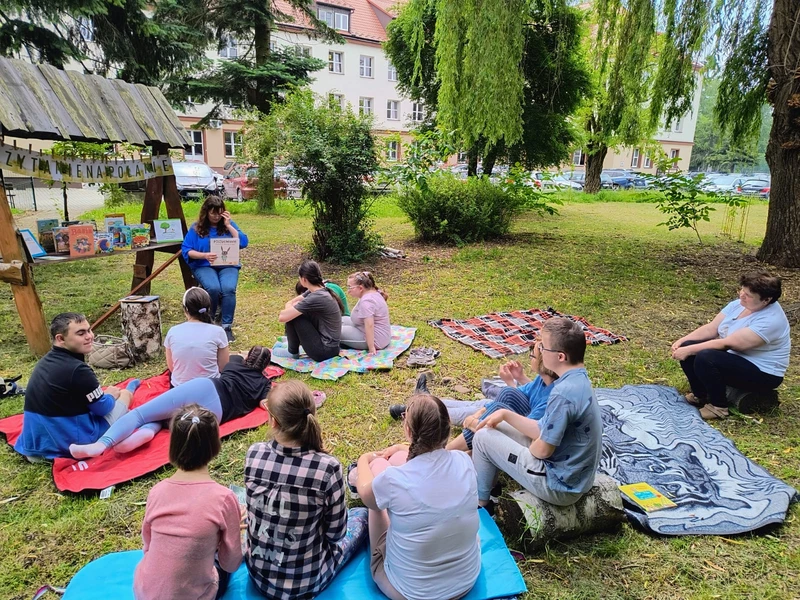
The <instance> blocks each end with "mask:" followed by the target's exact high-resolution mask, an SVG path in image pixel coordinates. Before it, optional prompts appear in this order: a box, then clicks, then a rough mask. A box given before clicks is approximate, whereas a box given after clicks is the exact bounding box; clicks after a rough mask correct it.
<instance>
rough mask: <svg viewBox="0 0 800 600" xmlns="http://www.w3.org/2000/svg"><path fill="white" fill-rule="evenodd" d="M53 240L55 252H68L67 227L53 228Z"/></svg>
mask: <svg viewBox="0 0 800 600" xmlns="http://www.w3.org/2000/svg"><path fill="white" fill-rule="evenodd" d="M53 241H54V242H55V245H56V252H58V253H64V254H65V253H67V252H69V227H56V228H55V229H53Z"/></svg>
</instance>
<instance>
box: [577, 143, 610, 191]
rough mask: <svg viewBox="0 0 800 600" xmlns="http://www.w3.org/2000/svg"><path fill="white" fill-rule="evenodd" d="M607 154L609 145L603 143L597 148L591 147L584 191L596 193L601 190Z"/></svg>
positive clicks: (587, 161)
mask: <svg viewBox="0 0 800 600" xmlns="http://www.w3.org/2000/svg"><path fill="white" fill-rule="evenodd" d="M606 154H608V146H606V145H604V144H602V145H600V146H597V147H596V148H590V149H589V153H588V154H587V155H586V178H585V180H584V183H583V191H584V192H586V193H587V194H596V193H597V192H599V191H600V187H601V181H600V173H602V171H603V163H604V162H605V160H606Z"/></svg>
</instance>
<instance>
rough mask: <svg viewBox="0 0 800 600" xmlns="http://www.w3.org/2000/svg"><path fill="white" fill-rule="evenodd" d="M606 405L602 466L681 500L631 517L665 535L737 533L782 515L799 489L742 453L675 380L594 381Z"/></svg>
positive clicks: (636, 511) (622, 480)
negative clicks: (602, 384) (619, 384)
mask: <svg viewBox="0 0 800 600" xmlns="http://www.w3.org/2000/svg"><path fill="white" fill-rule="evenodd" d="M595 392H596V394H597V399H598V401H599V403H600V405H601V407H602V409H603V426H604V439H603V442H604V443H603V458H602V461H601V464H600V470H601V471H602V472H604V473H605V474H607V475H609V476H611V477H613V478H614V479H616V480H617V481H619V482H620V483H623V484H624V483H639V482H642V481H644V482H647V483H649V484H650V485H652V486H653V487H655V488H656V489H658V490H659V491H660V492H662V493H663V494H665V495H666V496H668V497H669V498H670V499H671V500H672V501H673V502H675V503H676V504H677V505H678V506H677V507H675V508H668V509H663V510H659V511H656V512H651V513H645V512H643V511H642V510H641V509H639V508H638V507H635V506H627V505H626V512H627V514H628V518H630V519H631V520H633V521H635V522H636V523H638V524H639V525H641V526H642V527H644V528H645V529H648V530H650V531H652V532H654V533H658V534H663V535H709V534H710V535H732V534H736V533H744V532H747V531H754V530H756V529H759V528H761V527H764V526H765V525H771V524H774V523H782V522H783V521H784V520H785V518H786V511H787V510H788V508H789V504H790V503H792V502H795V501H797V500H798V499H800V498H798V494H797V490H795V489H794V488H793V487H791V486H790V485H788V484H786V483H784V482H783V481H781V480H779V479H776V478H775V477H773V476H772V475H770V474H769V473H768V472H767V471H766V470H764V469H763V468H761V467H759V466H758V465H757V464H755V463H753V462H752V461H750V460H749V459H747V458H746V457H745V456H744V455H742V453H741V452H739V450H737V449H736V446H735V445H734V443H733V442H732V441H731V440H729V439H728V438H726V437H725V436H724V435H722V434H721V433H720V432H719V431H717V430H716V429H714V428H713V427H711V426H710V425H708V424H707V423H705V422H704V421H703V419H702V418H700V415H699V413H698V411H697V409H696V408H694V407H692V406H690V405H689V404H687V403H686V401H685V400H684V399H683V398H682V397H681V396H680V394H679V393H678V391H677V390H676V389H675V388H670V387H664V386H659V385H626V386H624V387H623V388H621V389H618V390H614V389H603V388H600V389H596V390H595Z"/></svg>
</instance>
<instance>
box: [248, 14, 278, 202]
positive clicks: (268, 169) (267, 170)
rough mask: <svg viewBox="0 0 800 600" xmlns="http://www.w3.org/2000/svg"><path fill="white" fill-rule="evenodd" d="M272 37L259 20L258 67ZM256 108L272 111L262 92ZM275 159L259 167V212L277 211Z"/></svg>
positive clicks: (255, 39)
mask: <svg viewBox="0 0 800 600" xmlns="http://www.w3.org/2000/svg"><path fill="white" fill-rule="evenodd" d="M271 36H272V24H271V23H270V22H268V21H264V20H261V19H258V20H257V22H256V23H255V26H254V27H253V46H254V48H255V53H256V67H260V66H262V65H265V64H266V63H267V62H268V61H269V55H270V50H269V45H270V38H271ZM254 93H255V102H253V104H254V105H255V107H256V108H257V109H258V110H259V111H260V112H262V113H263V114H265V115H268V114H269V113H270V111H271V110H272V106H271V103H270V101H269V98H268V97H267V96H266V94H264V93H263V92H261V91H260V90H254ZM274 172H275V159H273V158H271V157H270V158H269V159H266V160H262V161H261V164H259V165H258V193H257V210H258V212H270V211H273V210H275V181H274Z"/></svg>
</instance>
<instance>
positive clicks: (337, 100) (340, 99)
mask: <svg viewBox="0 0 800 600" xmlns="http://www.w3.org/2000/svg"><path fill="white" fill-rule="evenodd" d="M328 98H330V101H331V102H332V103H333V105H334V106H338V107H339V108H340V109H341V110H344V94H329V95H328Z"/></svg>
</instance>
